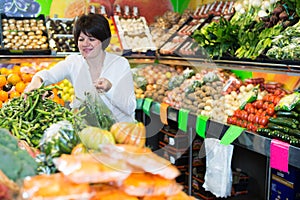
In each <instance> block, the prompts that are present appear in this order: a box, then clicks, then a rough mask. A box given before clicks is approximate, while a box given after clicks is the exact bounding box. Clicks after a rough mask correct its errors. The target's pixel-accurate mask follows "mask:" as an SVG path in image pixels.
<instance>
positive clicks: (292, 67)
mask: <svg viewBox="0 0 300 200" xmlns="http://www.w3.org/2000/svg"><path fill="white" fill-rule="evenodd" d="M158 60H159V63H161V64H172V65H186V66H192V67H196V68H197V67H204V68H223V69H238V70H247V71H261V72H266V73H270V72H275V73H282V74H289V75H291V74H298V75H299V74H300V61H298V60H295V61H276V62H275V61H270V62H267V61H264V62H260V61H255V60H254V61H250V60H223V59H210V58H185V57H172V56H159V57H158Z"/></svg>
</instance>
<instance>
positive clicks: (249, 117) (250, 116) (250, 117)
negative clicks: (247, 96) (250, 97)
mask: <svg viewBox="0 0 300 200" xmlns="http://www.w3.org/2000/svg"><path fill="white" fill-rule="evenodd" d="M254 118H255V115H254V114H253V113H249V115H248V119H247V120H248V122H254Z"/></svg>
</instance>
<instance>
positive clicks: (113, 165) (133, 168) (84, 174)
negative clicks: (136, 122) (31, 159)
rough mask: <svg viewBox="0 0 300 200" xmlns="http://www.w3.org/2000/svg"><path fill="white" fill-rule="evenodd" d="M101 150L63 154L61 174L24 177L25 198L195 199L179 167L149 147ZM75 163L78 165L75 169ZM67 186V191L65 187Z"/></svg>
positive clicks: (58, 164)
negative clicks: (186, 190) (181, 179)
mask: <svg viewBox="0 0 300 200" xmlns="http://www.w3.org/2000/svg"><path fill="white" fill-rule="evenodd" d="M100 149H101V152H95V153H92V154H91V153H89V154H85V153H82V154H77V155H74V154H71V155H62V156H61V157H59V158H56V159H55V160H54V163H55V165H56V167H57V168H58V169H59V172H58V173H55V174H52V175H37V176H32V177H28V178H26V179H25V180H24V184H23V187H22V190H21V197H22V198H23V199H24V200H25V199H33V198H53V197H56V198H67V199H70V198H72V199H110V200H113V199H120V198H122V199H128V200H129V199H130V200H131V199H132V200H138V199H143V200H147V199H154V198H159V199H165V200H171V199H181V200H185V199H186V200H189V199H194V198H192V197H189V196H188V195H186V194H185V193H184V192H183V191H182V189H183V188H182V186H181V185H179V184H178V183H177V182H176V181H175V178H176V177H177V176H178V175H179V173H180V172H179V171H178V169H177V168H176V167H175V166H173V165H172V164H171V163H170V162H169V161H167V160H165V159H163V158H161V157H159V156H158V155H156V154H155V153H153V152H152V151H151V150H150V149H148V148H145V147H144V148H139V147H136V146H133V145H109V144H107V145H102V146H100ZM74 166H78V167H76V168H74ZM62 188H63V190H62Z"/></svg>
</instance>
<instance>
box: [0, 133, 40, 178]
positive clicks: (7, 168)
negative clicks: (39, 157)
mask: <svg viewBox="0 0 300 200" xmlns="http://www.w3.org/2000/svg"><path fill="white" fill-rule="evenodd" d="M0 160H1V162H0V170H1V171H2V172H3V173H4V174H5V175H6V176H7V177H8V178H9V179H10V180H12V181H18V180H21V179H23V178H25V177H26V176H33V175H36V174H37V163H36V162H35V160H34V158H33V157H31V156H30V155H29V154H28V152H27V151H26V150H23V149H20V148H19V146H18V140H17V138H16V137H14V136H12V135H11V134H10V132H9V131H8V130H7V129H3V128H1V129H0Z"/></svg>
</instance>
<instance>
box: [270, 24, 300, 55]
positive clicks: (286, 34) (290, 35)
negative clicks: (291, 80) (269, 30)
mask: <svg viewBox="0 0 300 200" xmlns="http://www.w3.org/2000/svg"><path fill="white" fill-rule="evenodd" d="M299 47H300V21H299V22H298V23H297V24H295V25H293V26H290V27H288V28H286V29H285V30H284V31H282V33H280V34H279V35H278V36H276V37H275V38H274V39H272V47H271V48H270V49H269V50H268V51H267V53H266V55H267V56H269V57H270V58H275V59H278V60H300V48H299Z"/></svg>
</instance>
